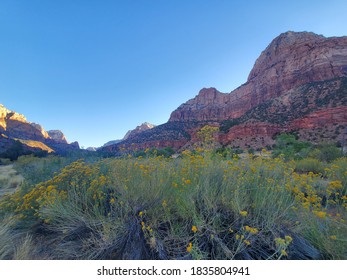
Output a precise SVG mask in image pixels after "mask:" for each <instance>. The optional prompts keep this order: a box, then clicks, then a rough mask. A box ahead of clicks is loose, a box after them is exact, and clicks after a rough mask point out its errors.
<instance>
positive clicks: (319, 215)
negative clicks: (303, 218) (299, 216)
mask: <svg viewBox="0 0 347 280" xmlns="http://www.w3.org/2000/svg"><path fill="white" fill-rule="evenodd" d="M313 213H314V214H315V215H316V216H317V217H319V218H321V219H325V218H326V216H327V213H326V212H324V211H313Z"/></svg>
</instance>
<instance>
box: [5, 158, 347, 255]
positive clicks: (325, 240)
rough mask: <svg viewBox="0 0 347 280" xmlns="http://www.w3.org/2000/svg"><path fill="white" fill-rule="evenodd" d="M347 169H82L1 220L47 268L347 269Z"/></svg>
mask: <svg viewBox="0 0 347 280" xmlns="http://www.w3.org/2000/svg"><path fill="white" fill-rule="evenodd" d="M346 162H347V161H346V159H340V160H338V161H335V162H333V163H331V164H328V165H327V166H326V168H325V169H324V170H323V173H324V174H316V173H314V172H309V173H296V172H295V171H294V170H295V168H296V166H297V165H296V164H295V162H284V161H283V160H282V159H280V158H276V159H271V158H269V157H267V156H265V157H253V156H250V157H249V158H244V159H240V158H239V157H236V156H235V157H234V158H232V159H230V160H226V159H223V158H221V157H219V156H218V155H217V156H216V155H214V156H211V155H210V154H209V153H206V152H201V151H200V152H199V151H196V152H194V153H192V152H189V151H185V152H183V153H182V155H181V157H180V158H177V159H166V158H163V157H156V158H152V157H148V158H146V157H144V158H143V157H139V158H133V157H129V158H122V159H119V158H118V159H104V160H100V161H98V162H95V163H85V162H83V161H82V160H79V161H76V162H73V163H72V164H70V165H68V166H66V167H65V168H63V169H62V170H61V171H59V172H58V173H56V174H55V175H54V176H52V177H51V178H49V179H47V180H46V181H43V182H40V183H35V184H31V185H30V186H28V187H27V188H26V191H23V190H21V191H18V192H16V193H14V194H12V195H8V196H6V197H4V198H3V199H2V201H1V202H0V209H1V211H0V213H1V215H2V220H3V221H4V219H5V218H4V217H5V216H6V215H7V214H8V213H9V212H13V213H14V215H15V216H14V217H13V218H12V221H13V223H15V225H16V226H15V227H13V228H12V231H14V232H16V230H18V229H20V230H21V232H22V233H26V234H28V236H31V237H28V238H27V239H26V241H23V242H22V244H23V247H22V250H21V251H22V252H25V251H26V250H25V247H27V245H26V244H28V247H30V246H33V245H34V246H35V248H36V252H38V253H37V254H38V255H39V256H40V254H41V256H42V257H43V258H54V259H282V258H289V259H318V258H323V259H344V258H346V257H347V256H346V251H347V250H346V249H347V244H346V234H345V233H346V230H347V226H346V219H347V211H346V209H347V197H346V183H347V181H346V174H347V173H346V172H347V170H346V165H347V163H346ZM0 217H1V216H0ZM322 229H323V230H322ZM4 236H5V235H4ZM0 239H1V238H0ZM0 242H1V241H0ZM11 256H12V257H14V256H15V255H14V254H12V255H11ZM17 256H18V254H17Z"/></svg>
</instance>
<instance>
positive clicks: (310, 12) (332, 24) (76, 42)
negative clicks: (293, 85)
mask: <svg viewBox="0 0 347 280" xmlns="http://www.w3.org/2000/svg"><path fill="white" fill-rule="evenodd" d="M346 14H347V2H346V1H345V0H341V1H337V0H331V1H322V0H316V1H305V0H301V1H296V0H293V1H265V0H264V1H241V0H240V1H231V0H230V1H226V0H210V1H208V0H199V1H195V0H194V1H189V0H185V1H181V0H142V1H140V0H122V1H121V0H119V1H117V0H113V1H111V0H110V1H107V0H103V1H97V0H95V1H92V0H89V1H87V0H84V1H77V0H50V1H43V0H41V1H40V0H30V1H27V0H0V36H1V37H0V103H1V104H3V105H5V106H6V107H7V108H9V109H11V110H14V111H17V112H19V113H22V114H24V115H25V116H26V117H27V119H28V120H29V121H32V122H37V123H40V124H42V125H43V126H44V128H45V129H46V130H49V129H60V130H62V131H63V132H64V133H65V135H66V136H67V138H68V140H70V141H79V143H80V145H81V146H84V147H88V146H101V145H102V144H104V143H105V142H107V141H109V140H114V139H120V138H122V137H123V136H124V134H125V133H126V132H127V131H128V130H129V129H133V128H134V127H136V126H137V125H139V124H141V123H142V122H145V121H147V122H151V123H153V124H157V125H158V124H162V123H165V122H166V121H167V120H168V119H169V116H170V113H171V112H172V111H173V110H174V109H176V108H177V107H178V106H179V105H180V104H182V103H183V102H185V101H187V100H188V99H191V98H193V97H194V96H195V95H196V94H197V93H198V92H199V90H200V89H201V88H203V87H216V88H217V89H218V90H220V91H222V92H230V91H232V90H233V89H235V88H236V87H238V86H240V85H241V84H242V83H244V82H246V80H247V76H248V74H249V72H250V70H251V68H252V67H253V65H254V62H255V60H256V59H257V57H258V56H259V55H260V53H261V51H263V50H264V49H265V48H266V46H267V45H268V44H269V43H270V42H271V40H272V39H274V38H275V37H276V36H278V35H279V34H280V33H282V32H286V31H288V30H292V31H312V32H315V33H317V34H322V35H324V36H327V37H328V36H345V35H347V30H346V27H347V16H346Z"/></svg>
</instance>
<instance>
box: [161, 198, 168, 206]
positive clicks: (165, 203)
mask: <svg viewBox="0 0 347 280" xmlns="http://www.w3.org/2000/svg"><path fill="white" fill-rule="evenodd" d="M161 205H163V207H164V208H165V207H166V206H167V201H166V200H165V199H164V200H163V202H162V204H161Z"/></svg>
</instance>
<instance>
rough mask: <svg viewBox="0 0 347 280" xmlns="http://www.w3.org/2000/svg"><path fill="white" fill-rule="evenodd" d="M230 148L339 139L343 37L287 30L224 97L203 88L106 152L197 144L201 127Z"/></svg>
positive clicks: (346, 98)
mask: <svg viewBox="0 0 347 280" xmlns="http://www.w3.org/2000/svg"><path fill="white" fill-rule="evenodd" d="M206 124H209V125H214V126H218V127H219V128H220V133H219V135H218V137H217V139H216V141H218V142H219V143H220V144H222V145H227V146H234V147H242V148H246V147H264V146H266V145H271V144H273V142H274V141H273V137H274V136H275V135H276V134H278V133H280V132H296V133H297V134H298V135H299V137H300V138H301V139H305V140H310V141H313V142H321V141H334V142H337V141H342V139H343V137H345V136H344V133H345V128H346V127H347V37H330V38H326V37H324V36H321V35H317V34H314V33H310V32H286V33H283V34H281V35H279V36H278V37H277V38H275V39H274V40H273V41H272V42H271V43H270V45H269V46H268V47H267V48H266V49H265V50H264V51H263V52H262V53H261V54H260V56H259V58H258V59H257V60H256V62H255V64H254V67H253V69H252V70H251V72H250V74H249V76H248V79H247V82H246V83H244V84H243V85H241V86H240V87H238V88H237V89H235V90H233V91H232V92H230V93H221V92H219V91H218V90H217V89H215V88H204V89H202V90H201V91H200V92H199V94H198V95H197V96H196V97H194V98H193V99H191V100H189V101H187V102H186V103H184V104H182V105H181V106H179V107H178V108H177V109H176V110H175V111H173V112H172V113H171V116H170V119H169V121H168V122H167V123H165V124H163V125H159V126H157V127H155V128H153V129H151V130H148V131H144V132H142V133H139V134H137V135H136V136H134V137H132V138H130V139H125V140H124V141H122V142H120V143H117V144H115V145H110V146H108V147H106V148H104V149H105V150H107V151H109V152H114V153H117V152H118V151H119V150H120V148H122V149H124V148H125V149H127V148H128V149H133V148H134V147H135V148H136V149H143V148H147V147H159V148H161V147H167V146H170V147H173V148H175V149H180V148H182V147H184V146H185V145H189V143H192V142H194V141H196V131H197V130H198V129H200V128H201V127H202V126H203V125H206Z"/></svg>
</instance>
